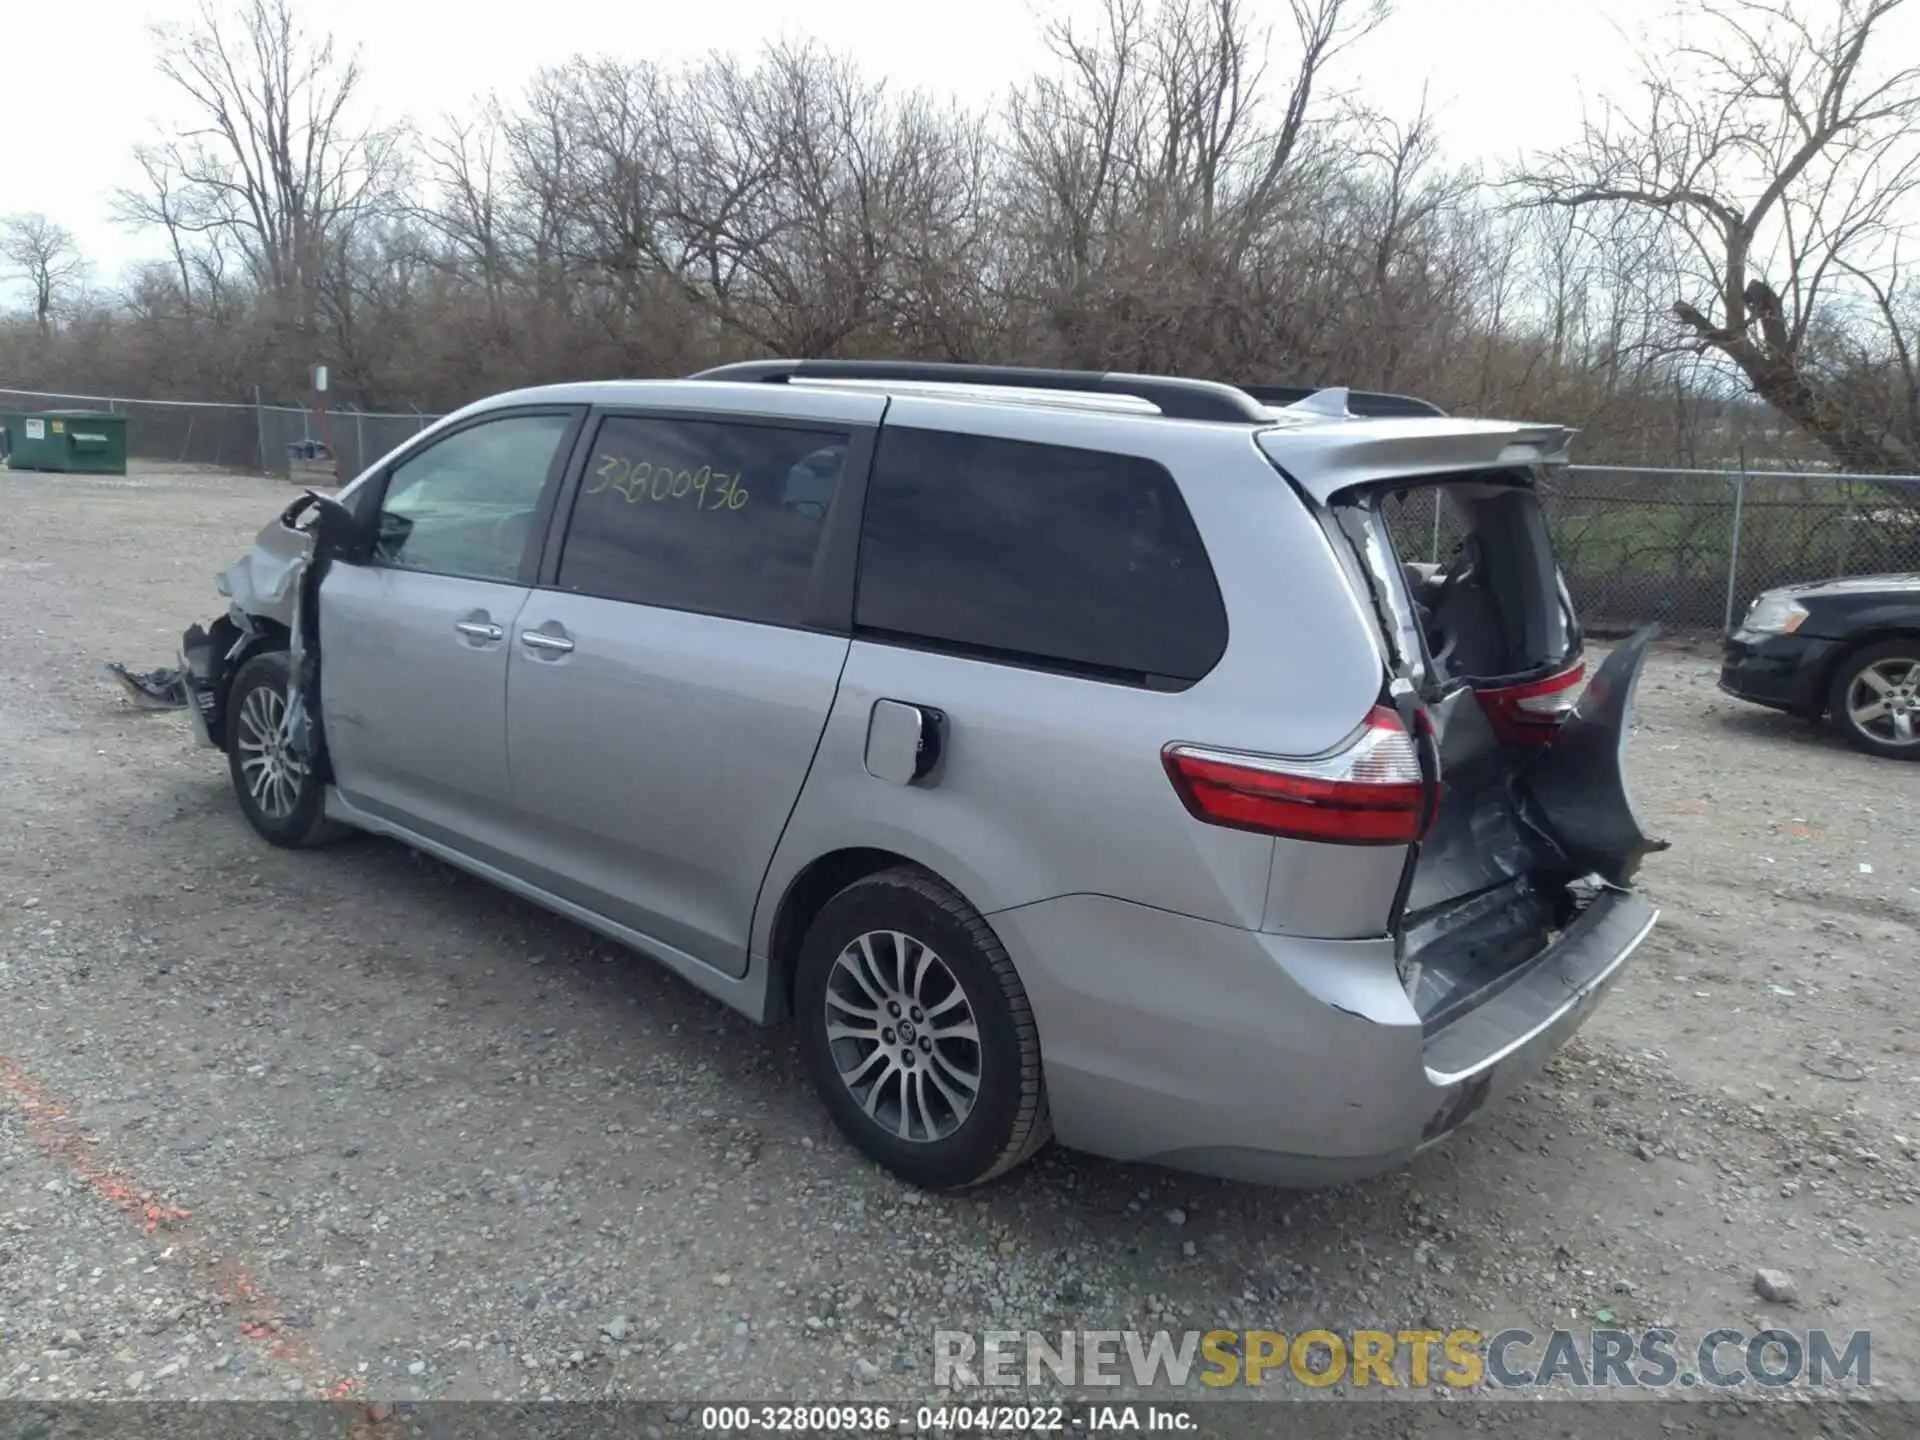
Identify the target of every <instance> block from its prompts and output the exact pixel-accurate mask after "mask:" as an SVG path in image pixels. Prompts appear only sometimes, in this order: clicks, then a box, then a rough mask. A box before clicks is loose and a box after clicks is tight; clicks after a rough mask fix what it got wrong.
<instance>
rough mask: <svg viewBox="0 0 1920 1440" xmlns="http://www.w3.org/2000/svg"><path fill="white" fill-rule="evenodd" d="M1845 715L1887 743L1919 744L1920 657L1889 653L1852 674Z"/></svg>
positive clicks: (1875, 737)
mask: <svg viewBox="0 0 1920 1440" xmlns="http://www.w3.org/2000/svg"><path fill="white" fill-rule="evenodd" d="M1847 718H1848V719H1850V720H1852V721H1853V723H1854V724H1855V725H1856V726H1858V727H1859V728H1860V730H1861V731H1862V732H1863V733H1865V734H1867V735H1871V736H1872V737H1873V738H1874V739H1876V740H1878V741H1880V742H1882V743H1883V744H1887V745H1912V744H1916V743H1920V733H1917V732H1920V660H1912V659H1908V658H1906V657H1904V656H1899V655H1889V656H1888V657H1887V658H1886V659H1884V660H1876V661H1874V662H1873V663H1872V664H1871V665H1868V666H1866V667H1865V668H1864V669H1862V670H1861V672H1860V673H1859V674H1858V675H1856V676H1854V677H1853V683H1852V684H1851V685H1849V686H1848V687H1847Z"/></svg>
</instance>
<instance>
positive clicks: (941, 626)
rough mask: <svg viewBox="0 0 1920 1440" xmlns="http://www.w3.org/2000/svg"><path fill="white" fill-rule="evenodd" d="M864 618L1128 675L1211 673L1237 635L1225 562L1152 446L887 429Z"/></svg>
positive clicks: (900, 631)
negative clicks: (1078, 445) (1077, 446)
mask: <svg viewBox="0 0 1920 1440" xmlns="http://www.w3.org/2000/svg"><path fill="white" fill-rule="evenodd" d="M856 620H857V623H858V624H859V625H860V626H861V627H862V628H865V629H869V630H875V631H884V632H888V633H891V634H894V635H898V636H901V637H903V638H904V637H910V638H918V639H924V640H932V641H936V642H941V643H945V644H949V645H953V646H956V647H961V648H964V649H971V650H976V651H979V652H981V653H985V654H989V655H1004V656H1007V657H1009V658H1013V657H1023V658H1030V659H1032V660H1035V661H1039V662H1042V663H1045V664H1048V665H1052V666H1058V667H1060V668H1065V669H1069V670H1078V671H1081V672H1083V673H1092V674H1106V675H1113V676H1115V677H1116V678H1129V679H1132V678H1140V679H1144V678H1146V677H1148V676H1156V677H1170V678H1174V679H1179V680H1197V679H1199V678H1200V677H1201V676H1202V675H1205V674H1206V673H1207V671H1208V670H1210V669H1212V668H1213V665H1214V663H1215V662H1216V661H1217V660H1218V659H1219V658H1220V653H1221V651H1222V650H1223V649H1225V647H1226V639H1227V617H1226V610H1225V608H1224V607H1223V606H1222V604H1221V601H1220V591H1219V589H1218V587H1217V586H1216V585H1215V584H1214V578H1213V569H1212V567H1211V566H1210V565H1209V564H1208V563H1207V555H1206V551H1205V549H1204V548H1203V547H1202V546H1201V543H1200V537H1199V534H1198V533H1197V532H1196V531H1195V530H1194V526H1193V518H1192V517H1191V516H1190V515H1189V514H1188V513H1187V507H1186V505H1185V503H1184V502H1183V501H1182V500H1181V498H1180V491H1179V488H1178V487H1177V486H1176V485H1175V484H1174V482H1173V477H1172V476H1171V475H1169V474H1168V473H1167V472H1166V471H1165V470H1164V469H1162V468H1161V467H1160V466H1159V465H1157V464H1155V463H1154V462H1153V461H1151V460H1143V459H1139V458H1137V457H1133V456H1126V455H1108V454H1105V453H1102V452H1100V451H1096V450H1074V449H1067V448H1065V447H1063V446H1056V445H1029V444H1025V443H1022V442H1019V441H1012V440H990V439H984V438H980V437H977V436H969V435H949V434H942V433H938V432H934V431H925V430H894V429H887V430H884V431H882V432H881V438H880V453H879V458H878V460H877V462H876V464H875V470H874V476H873V483H872V485H871V487H870V490H869V493H868V498H867V506H866V519H865V525H864V531H863V534H862V536H861V541H860V589H859V600H858V604H857V607H856Z"/></svg>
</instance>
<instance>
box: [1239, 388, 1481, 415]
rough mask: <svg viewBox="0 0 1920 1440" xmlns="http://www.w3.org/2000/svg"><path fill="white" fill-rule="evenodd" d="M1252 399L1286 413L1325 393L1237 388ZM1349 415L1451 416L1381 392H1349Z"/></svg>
mask: <svg viewBox="0 0 1920 1440" xmlns="http://www.w3.org/2000/svg"><path fill="white" fill-rule="evenodd" d="M1233 388H1234V389H1236V390H1239V391H1241V392H1243V393H1244V394H1247V395H1250V396H1252V397H1253V398H1254V399H1255V400H1258V401H1259V402H1260V403H1261V404H1262V405H1270V406H1273V407H1274V408H1276V409H1283V408H1285V407H1286V406H1288V405H1297V404H1299V403H1300V402H1301V401H1302V400H1311V399H1312V398H1313V397H1314V396H1315V395H1318V394H1320V393H1321V391H1322V388H1323V387H1320V386H1316V385H1236V386H1234V387H1233ZM1342 393H1343V394H1344V395H1345V396H1346V401H1347V413H1348V414H1349V415H1358V416H1364V417H1366V418H1368V419H1376V420H1388V419H1398V418H1402V417H1406V416H1413V415H1424V416H1433V415H1439V416H1444V415H1445V414H1446V413H1447V412H1446V411H1444V410H1442V409H1441V408H1440V407H1439V406H1438V405H1435V404H1434V403H1433V402H1432V401H1431V400H1421V399H1419V398H1418V397H1416V396H1413V395H1389V394H1387V393H1386V392H1385V391H1381V390H1346V391H1344V392H1342Z"/></svg>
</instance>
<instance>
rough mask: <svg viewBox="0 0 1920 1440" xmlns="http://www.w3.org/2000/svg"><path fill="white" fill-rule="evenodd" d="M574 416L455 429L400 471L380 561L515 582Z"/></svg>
mask: <svg viewBox="0 0 1920 1440" xmlns="http://www.w3.org/2000/svg"><path fill="white" fill-rule="evenodd" d="M572 423H573V422H572V420H571V419H570V418H569V417H568V416H565V415H508V416H504V417H502V418H501V419H499V420H488V421H484V422H483V423H481V424H478V425H472V426H469V427H468V428H467V429H465V430H459V431H456V432H455V433H453V434H452V435H449V436H448V437H447V438H446V439H444V440H441V441H438V442H437V443H435V444H433V445H430V446H428V447H427V448H426V449H425V450H422V451H420V452H419V453H418V454H417V455H411V456H409V457H408V458H407V459H405V460H402V461H401V462H400V463H399V464H398V465H396V466H395V467H394V470H393V474H392V476H391V477H390V478H389V479H388V481H387V492H386V498H385V499H384V500H382V501H381V503H380V530H379V539H378V541H377V542H376V544H375V546H374V559H375V560H376V561H377V562H379V563H380V564H383V565H392V566H394V567H396V568H398V569H403V570H429V571H432V572H433V573H434V574H436V575H460V576H465V577H467V578H469V579H473V580H502V581H513V580H515V579H518V578H519V574H520V559H521V556H522V554H523V553H524V552H525V550H526V547H527V540H528V537H529V535H530V533H531V531H532V529H533V522H534V517H535V516H536V514H537V513H538V511H539V506H540V492H541V490H542V489H543V488H545V486H546V483H547V475H548V473H549V472H550V471H551V470H552V468H553V461H554V456H555V455H556V454H557V453H558V451H559V449H560V442H561V441H562V440H563V439H564V438H565V436H566V433H567V429H568V427H569V426H570V425H571V424H572Z"/></svg>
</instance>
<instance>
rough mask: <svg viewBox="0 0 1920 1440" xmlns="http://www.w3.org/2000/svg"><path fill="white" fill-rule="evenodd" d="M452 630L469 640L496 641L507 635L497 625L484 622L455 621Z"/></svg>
mask: <svg viewBox="0 0 1920 1440" xmlns="http://www.w3.org/2000/svg"><path fill="white" fill-rule="evenodd" d="M453 628H454V629H456V630H458V631H459V632H460V633H461V634H462V635H464V636H466V637H467V638H468V639H469V640H498V639H501V638H502V637H503V636H505V634H506V633H507V632H506V631H504V630H502V629H501V628H500V627H499V626H498V625H492V624H489V623H488V622H487V621H485V620H456V621H454V622H453Z"/></svg>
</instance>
